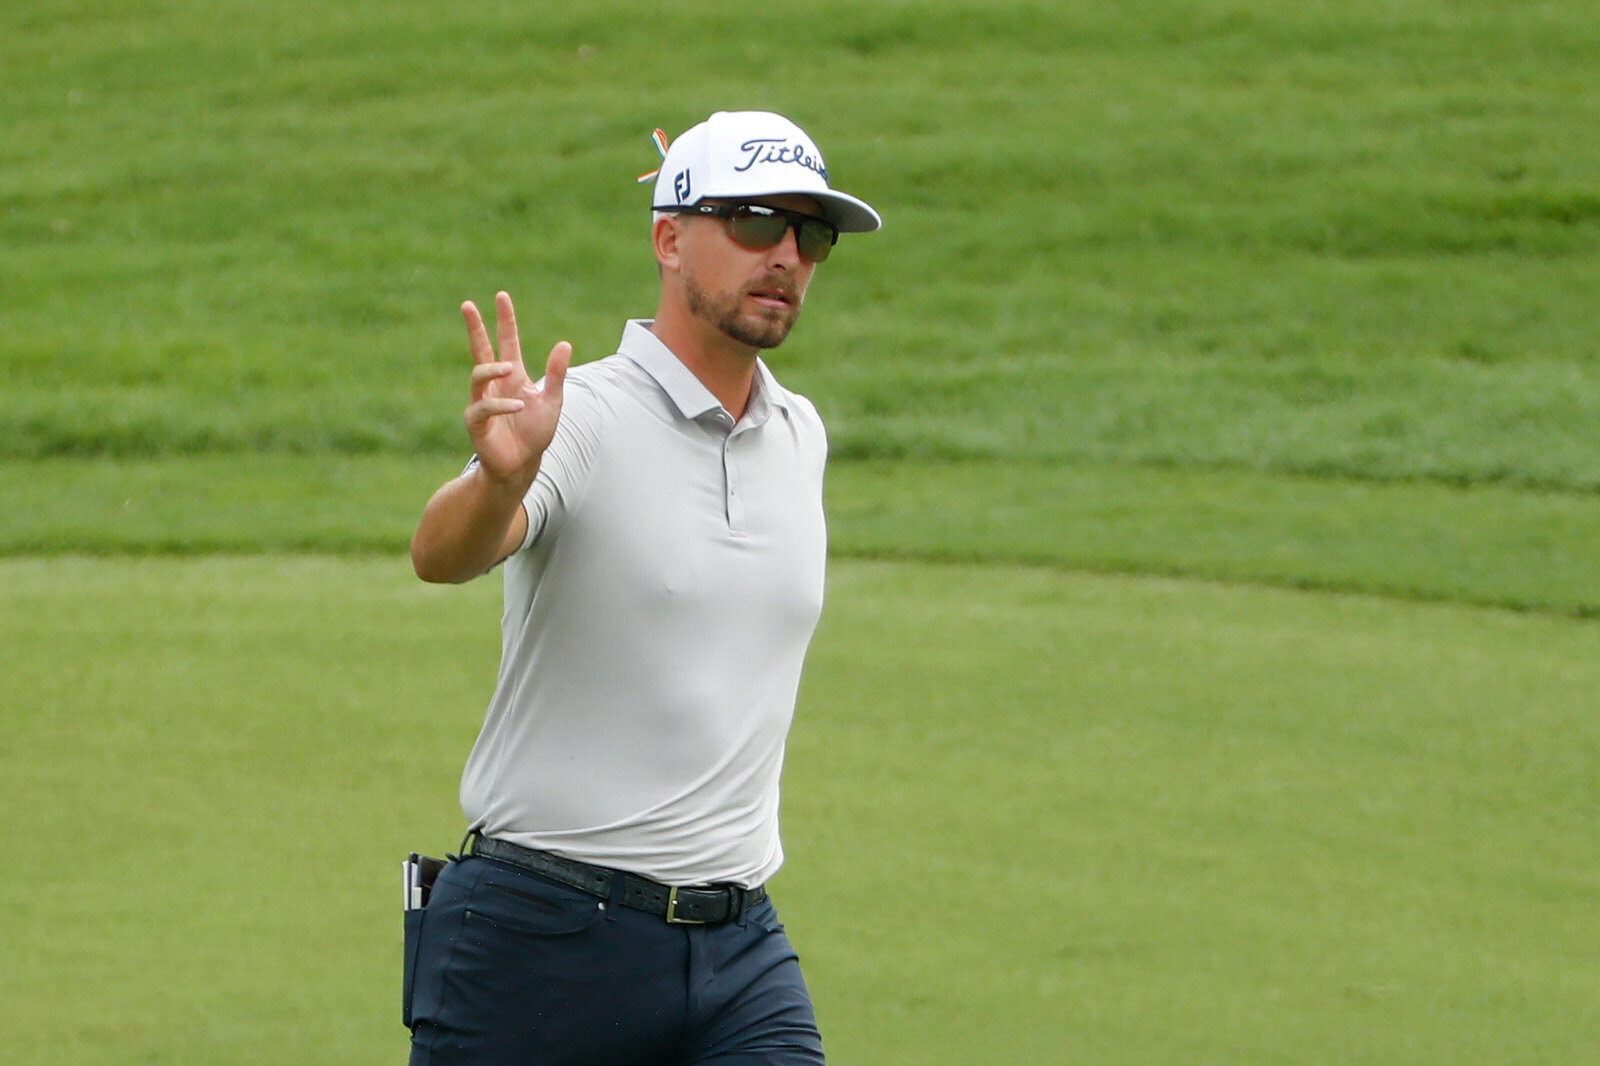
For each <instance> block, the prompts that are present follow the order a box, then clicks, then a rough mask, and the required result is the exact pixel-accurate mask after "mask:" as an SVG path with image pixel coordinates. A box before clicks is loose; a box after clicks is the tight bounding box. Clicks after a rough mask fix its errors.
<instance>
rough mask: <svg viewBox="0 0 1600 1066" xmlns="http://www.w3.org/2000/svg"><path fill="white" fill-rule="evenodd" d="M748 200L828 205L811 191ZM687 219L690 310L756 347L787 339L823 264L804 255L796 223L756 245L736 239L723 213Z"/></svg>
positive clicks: (684, 238) (684, 249)
mask: <svg viewBox="0 0 1600 1066" xmlns="http://www.w3.org/2000/svg"><path fill="white" fill-rule="evenodd" d="M712 202H717V201H712ZM747 202H749V203H755V204H760V205H762V206H765V207H775V208H783V209H786V210H790V211H800V212H804V213H805V214H810V215H821V214H822V205H821V204H819V203H818V202H817V201H816V200H814V199H813V198H811V197H809V196H768V197H762V198H760V199H756V200H750V201H747ZM682 221H683V222H684V223H685V224H684V226H683V229H682V234H681V236H680V237H679V245H678V246H679V251H680V255H681V270H682V276H683V292H684V301H685V303H686V304H687V305H688V309H689V311H690V313H692V314H693V315H694V316H695V317H697V318H699V319H701V320H703V321H704V322H706V323H708V324H709V325H711V326H713V327H715V328H716V329H718V330H720V331H721V332H722V333H724V334H725V335H727V336H729V337H731V338H733V339H734V340H736V341H738V342H739V343H741V344H746V345H749V346H750V347H752V348H776V347H777V346H778V345H780V344H782V343H783V341H784V338H786V337H787V336H788V335H789V330H790V329H791V328H792V327H793V326H794V323H795V320H796V319H797V318H799V317H800V307H801V305H802V304H803V303H804V302H805V295H806V287H807V286H808V285H810V283H811V274H812V272H813V271H814V270H816V266H817V265H816V264H815V263H811V262H808V261H806V260H805V259H802V258H801V257H800V253H799V250H798V249H797V248H796V246H795V232H794V229H793V227H791V228H789V229H788V230H786V231H784V235H783V240H781V241H779V242H778V243H777V245H775V246H774V247H772V248H769V249H767V250H766V251H752V250H751V249H748V248H744V247H741V246H740V245H738V244H736V243H734V241H733V238H732V237H730V236H729V235H728V227H727V224H726V223H724V222H723V221H722V220H721V219H717V218H693V217H684V218H683V219H682Z"/></svg>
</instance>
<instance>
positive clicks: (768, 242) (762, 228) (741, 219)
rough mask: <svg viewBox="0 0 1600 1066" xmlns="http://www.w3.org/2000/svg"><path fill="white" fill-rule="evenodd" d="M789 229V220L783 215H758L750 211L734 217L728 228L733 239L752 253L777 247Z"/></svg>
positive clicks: (741, 212)
mask: <svg viewBox="0 0 1600 1066" xmlns="http://www.w3.org/2000/svg"><path fill="white" fill-rule="evenodd" d="M788 228H789V220H788V219H786V218H784V217H783V216H782V215H757V214H754V213H752V212H748V211H740V212H739V213H738V214H736V215H734V216H733V218H732V219H731V220H730V225H729V227H728V229H729V231H730V233H731V234H732V236H733V239H734V240H735V241H737V242H738V243H739V244H741V245H743V246H744V247H746V248H748V249H750V250H751V251H752V252H764V251H766V250H767V249H768V248H773V247H776V246H777V244H778V242H779V241H781V240H783V231H784V230H786V229H788Z"/></svg>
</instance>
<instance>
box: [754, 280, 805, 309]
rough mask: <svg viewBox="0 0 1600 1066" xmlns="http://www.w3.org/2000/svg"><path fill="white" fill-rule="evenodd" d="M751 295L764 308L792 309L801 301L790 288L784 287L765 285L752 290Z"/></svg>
mask: <svg viewBox="0 0 1600 1066" xmlns="http://www.w3.org/2000/svg"><path fill="white" fill-rule="evenodd" d="M750 295H751V297H753V298H754V299H755V301H756V302H757V303H759V304H761V305H762V306H763V307H775V308H790V307H793V306H795V305H796V304H797V303H798V302H799V301H798V300H796V299H795V295H794V293H793V292H791V291H790V290H789V289H788V288H786V287H784V286H782V285H764V286H761V287H759V288H755V289H751V290H750Z"/></svg>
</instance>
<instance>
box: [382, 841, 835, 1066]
mask: <svg viewBox="0 0 1600 1066" xmlns="http://www.w3.org/2000/svg"><path fill="white" fill-rule="evenodd" d="M408 920H410V921H414V922H420V928H419V929H416V930H415V931H414V932H415V938H414V943H415V956H414V957H413V958H412V959H409V960H407V961H408V971H409V977H408V980H407V982H406V985H407V989H406V996H407V1004H406V1007H407V1017H408V1019H409V1023H410V1025H411V1027H412V1038H411V1066H450V1064H455V1063H471V1064H473V1066H512V1064H521V1066H558V1064H559V1066H635V1064H636V1066H690V1064H701V1063H706V1064H710V1063H716V1064H719V1066H743V1064H751V1066H754V1064H757V1063H763V1064H782V1066H791V1064H793V1066H799V1064H807V1066H816V1064H820V1063H822V1062H823V1056H822V1041H821V1038H820V1037H819V1036H818V1033H817V1022H816V1015H815V1013H814V1012H813V1011H812V1007H811V999H810V996H809V995H808V993H807V992H806V987H805V982H804V981H803V980H802V978H801V976H800V962H799V959H798V957H797V956H796V955H795V952H794V949H793V947H791V946H790V944H789V938H788V937H787V936H786V935H785V934H784V931H783V926H782V925H781V924H780V923H779V922H778V916H777V912H776V911H775V910H774V909H773V906H772V902H771V900H770V899H768V900H763V901H762V902H761V903H759V904H757V905H755V906H754V907H751V908H750V910H749V911H748V912H747V913H746V914H745V915H744V916H743V917H742V918H740V919H738V920H735V921H730V922H726V923H724V924H721V925H672V924H669V923H668V922H667V921H666V920H665V919H663V918H661V917H660V916H658V915H652V914H646V913H644V912H642V911H636V910H632V909H630V908H627V907H623V906H621V905H620V904H619V903H617V902H615V901H614V900H612V901H604V900H599V899H596V898H595V897H593V896H590V895H587V894H586V893H583V892H580V891H578V890H577V889H574V888H568V887H567V886H565V885H562V884H559V883H557V882H555V881H551V880H548V879H546V878H544V877H541V876H539V875H538V874H535V873H532V872H530V871H527V870H523V869H521V868H520V867H516V866H511V865H508V864H506V863H501V862H497V861H495V860H493V859H488V858H483V857H477V856H470V857H467V858H465V859H462V860H461V861H459V862H452V863H450V864H449V865H448V866H446V867H445V870H444V872H443V873H441V874H440V875H439V880H438V881H437V882H436V883H435V885H434V888H433V894H432V897H431V898H430V899H429V900H428V905H427V906H426V907H425V908H423V909H422V910H420V911H413V912H410V914H409V915H408Z"/></svg>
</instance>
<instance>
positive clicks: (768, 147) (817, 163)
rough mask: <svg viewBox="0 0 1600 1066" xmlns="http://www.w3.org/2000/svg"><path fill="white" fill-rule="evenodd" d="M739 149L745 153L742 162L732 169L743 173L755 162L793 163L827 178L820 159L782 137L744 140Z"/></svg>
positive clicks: (826, 172)
mask: <svg viewBox="0 0 1600 1066" xmlns="http://www.w3.org/2000/svg"><path fill="white" fill-rule="evenodd" d="M739 151H741V152H743V153H745V159H744V163H743V165H741V166H736V167H734V168H733V169H734V170H736V171H738V172H739V173H741V174H743V173H744V172H745V171H747V170H749V169H750V168H751V167H753V166H755V165H756V164H757V163H794V164H797V165H799V166H802V167H805V168H806V169H807V170H814V171H816V172H817V173H818V174H821V175H822V180H823V181H827V180H828V168H827V167H825V166H823V165H822V159H821V158H820V157H818V156H814V155H812V154H811V153H810V152H808V151H806V147H805V145H803V144H790V143H789V142H788V141H787V140H786V139H784V138H782V137H761V138H758V139H753V140H748V141H745V142H744V143H743V144H741V145H740V146H739Z"/></svg>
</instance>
